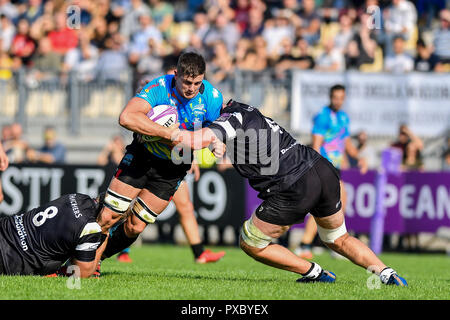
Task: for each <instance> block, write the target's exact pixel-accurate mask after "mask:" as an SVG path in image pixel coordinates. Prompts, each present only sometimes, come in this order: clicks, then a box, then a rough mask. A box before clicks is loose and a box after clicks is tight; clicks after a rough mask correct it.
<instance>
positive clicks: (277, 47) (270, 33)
mask: <svg viewBox="0 0 450 320" xmlns="http://www.w3.org/2000/svg"><path fill="white" fill-rule="evenodd" d="M262 36H263V38H264V40H266V43H267V52H268V53H269V55H271V56H272V55H275V56H277V55H280V54H282V53H283V52H282V49H283V48H282V46H281V41H282V40H283V39H285V38H288V39H290V40H291V41H293V40H294V29H293V26H292V25H290V24H288V23H287V20H286V22H280V23H276V24H274V25H267V27H266V28H265V29H264V31H263V33H262Z"/></svg>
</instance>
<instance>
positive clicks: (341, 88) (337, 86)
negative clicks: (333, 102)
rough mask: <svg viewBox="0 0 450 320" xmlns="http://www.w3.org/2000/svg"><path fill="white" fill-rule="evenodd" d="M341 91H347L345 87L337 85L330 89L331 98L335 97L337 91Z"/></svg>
mask: <svg viewBox="0 0 450 320" xmlns="http://www.w3.org/2000/svg"><path fill="white" fill-rule="evenodd" d="M339 90H344V91H345V86H344V85H342V84H335V85H334V86H332V87H331V88H330V98H331V97H332V96H333V93H334V92H335V91H339Z"/></svg>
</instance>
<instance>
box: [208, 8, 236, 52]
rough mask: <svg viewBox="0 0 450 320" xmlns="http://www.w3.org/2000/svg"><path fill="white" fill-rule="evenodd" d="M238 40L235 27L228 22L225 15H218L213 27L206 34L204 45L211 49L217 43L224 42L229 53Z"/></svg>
mask: <svg viewBox="0 0 450 320" xmlns="http://www.w3.org/2000/svg"><path fill="white" fill-rule="evenodd" d="M239 38H240V33H239V29H238V27H237V25H236V24H235V23H234V22H232V21H230V20H229V18H228V17H227V16H226V15H225V14H219V15H217V17H216V19H215V22H214V25H213V26H212V27H211V28H210V29H209V31H208V33H207V34H206V36H205V38H204V43H205V45H207V46H208V47H209V48H210V49H211V48H212V47H213V46H214V44H215V43H216V42H217V41H220V40H221V41H223V42H225V44H226V46H227V50H228V51H229V52H234V50H235V48H236V43H237V42H238V40H239Z"/></svg>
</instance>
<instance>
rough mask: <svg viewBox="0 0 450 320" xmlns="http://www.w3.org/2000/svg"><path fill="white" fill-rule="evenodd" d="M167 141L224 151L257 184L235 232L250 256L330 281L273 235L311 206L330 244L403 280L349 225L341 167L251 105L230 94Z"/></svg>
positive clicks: (392, 280)
mask: <svg viewBox="0 0 450 320" xmlns="http://www.w3.org/2000/svg"><path fill="white" fill-rule="evenodd" d="M172 141H173V142H174V143H175V144H180V145H181V146H185V147H187V148H190V149H200V148H205V147H208V146H210V148H212V150H213V152H214V154H215V155H216V156H217V157H222V156H223V155H224V153H225V151H226V153H227V155H228V158H230V160H231V162H232V164H233V167H234V168H235V169H236V170H237V171H238V172H239V173H240V174H241V175H242V176H243V177H245V178H247V179H248V180H249V183H250V185H251V186H252V188H253V189H255V190H256V191H258V192H259V194H258V197H259V198H261V199H262V200H264V201H263V202H262V204H261V205H260V206H259V207H258V208H257V209H256V210H255V212H254V213H253V215H252V216H251V218H250V219H249V220H247V221H245V222H244V225H243V227H242V229H241V235H240V246H241V248H242V249H243V251H244V252H245V253H247V254H248V255H249V256H251V257H252V258H254V259H255V260H257V261H259V262H262V263H264V264H267V265H269V266H272V267H276V268H280V269H283V270H287V271H290V272H295V273H298V274H300V275H302V276H303V277H302V278H300V279H298V280H297V281H298V282H334V281H335V280H336V275H335V274H334V273H332V272H330V271H327V270H324V269H322V267H321V266H320V265H319V264H317V263H314V262H310V261H307V260H304V259H302V258H300V257H298V256H297V255H295V254H294V253H293V252H291V251H290V250H289V249H287V248H285V247H283V246H281V245H278V244H275V243H272V240H274V239H276V238H279V237H280V236H281V235H283V234H284V233H285V232H286V231H287V230H289V228H290V227H291V226H292V225H293V224H297V223H301V222H303V220H304V218H305V216H306V215H307V214H308V213H311V214H312V216H313V217H314V219H315V221H316V222H317V229H318V233H319V237H320V239H321V240H322V241H323V242H324V243H325V244H326V245H327V246H328V247H329V248H331V249H332V250H334V251H336V252H337V253H339V254H341V255H343V256H345V257H347V258H348V259H350V260H351V261H352V262H353V263H355V264H357V265H359V266H361V267H363V268H365V269H366V270H370V271H371V272H374V273H376V274H377V275H379V276H380V280H381V282H382V283H384V284H394V285H397V286H407V282H406V280H405V279H403V278H402V277H400V276H399V275H398V274H397V273H396V272H395V271H394V270H393V269H392V268H389V267H387V266H386V265H385V264H384V263H383V262H382V261H381V260H380V259H379V258H378V257H377V256H376V255H375V253H374V252H372V250H370V248H368V247H367V246H366V245H365V244H364V243H362V242H361V241H359V240H358V239H356V238H354V237H352V236H350V235H349V234H348V233H347V229H346V227H345V219H344V214H343V211H342V203H341V198H340V183H339V175H340V174H339V172H338V171H337V170H336V169H335V168H334V167H333V165H332V164H331V163H330V162H329V161H328V160H327V159H325V158H324V157H322V156H321V155H320V154H319V153H318V152H316V151H315V150H314V149H312V148H309V147H307V146H304V145H302V144H300V143H298V142H297V141H296V140H295V139H294V138H293V137H292V136H291V135H290V134H289V133H288V132H287V131H286V130H285V129H284V128H282V127H281V126H279V125H278V124H277V123H276V122H275V121H274V120H272V119H270V118H268V117H265V116H264V115H263V114H261V112H260V111H259V110H258V109H257V108H255V107H252V106H249V105H246V104H243V103H239V102H235V101H232V100H231V101H229V102H228V103H227V104H226V105H224V106H223V108H222V110H221V115H220V117H219V118H218V119H217V120H215V121H214V122H213V123H212V124H211V125H210V126H209V127H207V128H203V129H201V130H198V131H196V132H188V131H183V130H177V131H175V132H174V134H173V135H172ZM174 150H176V149H174ZM186 153H187V152H185V150H183V154H186Z"/></svg>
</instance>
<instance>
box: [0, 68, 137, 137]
mask: <svg viewBox="0 0 450 320" xmlns="http://www.w3.org/2000/svg"><path fill="white" fill-rule="evenodd" d="M80 74H81V73H79V72H77V71H72V72H70V73H68V74H67V75H62V76H60V75H54V74H47V75H46V76H45V77H42V76H38V73H37V72H36V71H35V70H25V69H20V70H18V71H16V72H12V73H11V76H10V77H9V78H6V79H1V80H0V116H1V117H3V118H7V119H10V120H12V121H16V122H19V123H20V124H22V126H23V127H24V128H26V126H27V124H29V122H30V121H35V120H36V119H37V118H38V119H42V118H46V119H47V120H54V121H57V122H66V123H67V125H68V129H69V130H70V132H71V133H72V134H74V135H78V134H79V133H80V121H81V119H82V118H94V119H95V118H103V117H114V118H117V117H118V115H119V113H120V111H121V110H122V108H123V106H124V105H125V104H126V102H127V101H128V100H129V99H130V98H131V95H132V73H131V70H125V71H121V72H119V73H117V74H115V77H113V78H112V77H109V78H95V79H92V80H90V79H86V78H83V77H81V76H80Z"/></svg>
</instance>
